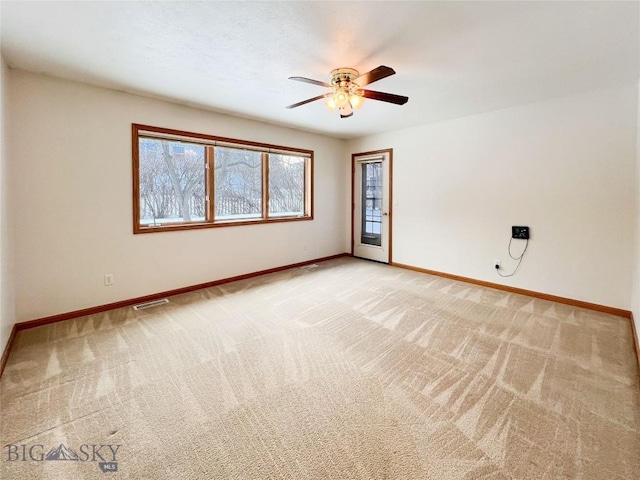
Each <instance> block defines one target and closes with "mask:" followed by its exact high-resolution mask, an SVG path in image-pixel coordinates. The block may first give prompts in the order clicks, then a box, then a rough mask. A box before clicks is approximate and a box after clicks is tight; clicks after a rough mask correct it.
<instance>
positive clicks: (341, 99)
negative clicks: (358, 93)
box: [333, 90, 349, 108]
mask: <svg viewBox="0 0 640 480" xmlns="http://www.w3.org/2000/svg"><path fill="white" fill-rule="evenodd" d="M333 101H334V102H335V104H336V105H337V106H338V107H340V108H344V107H346V106H347V105H349V94H348V93H347V92H345V91H344V90H338V91H336V93H335V94H334V95H333Z"/></svg>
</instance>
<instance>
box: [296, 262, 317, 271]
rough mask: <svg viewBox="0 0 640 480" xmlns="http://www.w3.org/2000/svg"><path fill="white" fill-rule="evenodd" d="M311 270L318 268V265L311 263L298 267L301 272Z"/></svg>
mask: <svg viewBox="0 0 640 480" xmlns="http://www.w3.org/2000/svg"><path fill="white" fill-rule="evenodd" d="M312 268H318V265H317V264H316V263H312V264H311V265H305V266H303V267H300V269H301V270H311V269H312Z"/></svg>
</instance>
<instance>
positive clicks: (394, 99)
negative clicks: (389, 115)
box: [362, 90, 409, 105]
mask: <svg viewBox="0 0 640 480" xmlns="http://www.w3.org/2000/svg"><path fill="white" fill-rule="evenodd" d="M362 93H363V95H364V98H370V99H371V100H380V101H381V102H389V103H395V104H396V105H404V104H405V103H407V102H408V101H409V97H404V96H402V95H394V94H393V93H384V92H376V91H374V90H362Z"/></svg>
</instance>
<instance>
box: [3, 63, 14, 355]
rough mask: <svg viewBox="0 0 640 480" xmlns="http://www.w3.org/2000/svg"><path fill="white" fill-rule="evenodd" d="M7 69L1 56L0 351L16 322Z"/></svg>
mask: <svg viewBox="0 0 640 480" xmlns="http://www.w3.org/2000/svg"><path fill="white" fill-rule="evenodd" d="M8 80H9V76H8V68H7V65H6V63H5V61H4V59H3V58H2V57H1V56H0V138H1V139H0V353H1V352H2V351H4V347H5V345H6V344H7V341H8V340H9V335H10V334H11V327H12V326H13V324H14V322H15V305H14V294H13V292H14V290H13V255H12V253H11V234H12V228H11V225H10V221H11V218H10V217H11V214H12V208H11V207H10V203H9V202H10V198H9V189H10V185H11V182H10V181H9V159H8V141H7V140H8V135H7V120H8V102H7V94H8Z"/></svg>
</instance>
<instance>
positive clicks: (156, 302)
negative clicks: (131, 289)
mask: <svg viewBox="0 0 640 480" xmlns="http://www.w3.org/2000/svg"><path fill="white" fill-rule="evenodd" d="M165 303H169V300H168V299H167V298H162V299H160V300H152V301H150V302H145V303H139V304H138V305H134V306H133V309H134V310H144V309H145V308H151V307H159V306H160V305H164V304H165Z"/></svg>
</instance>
